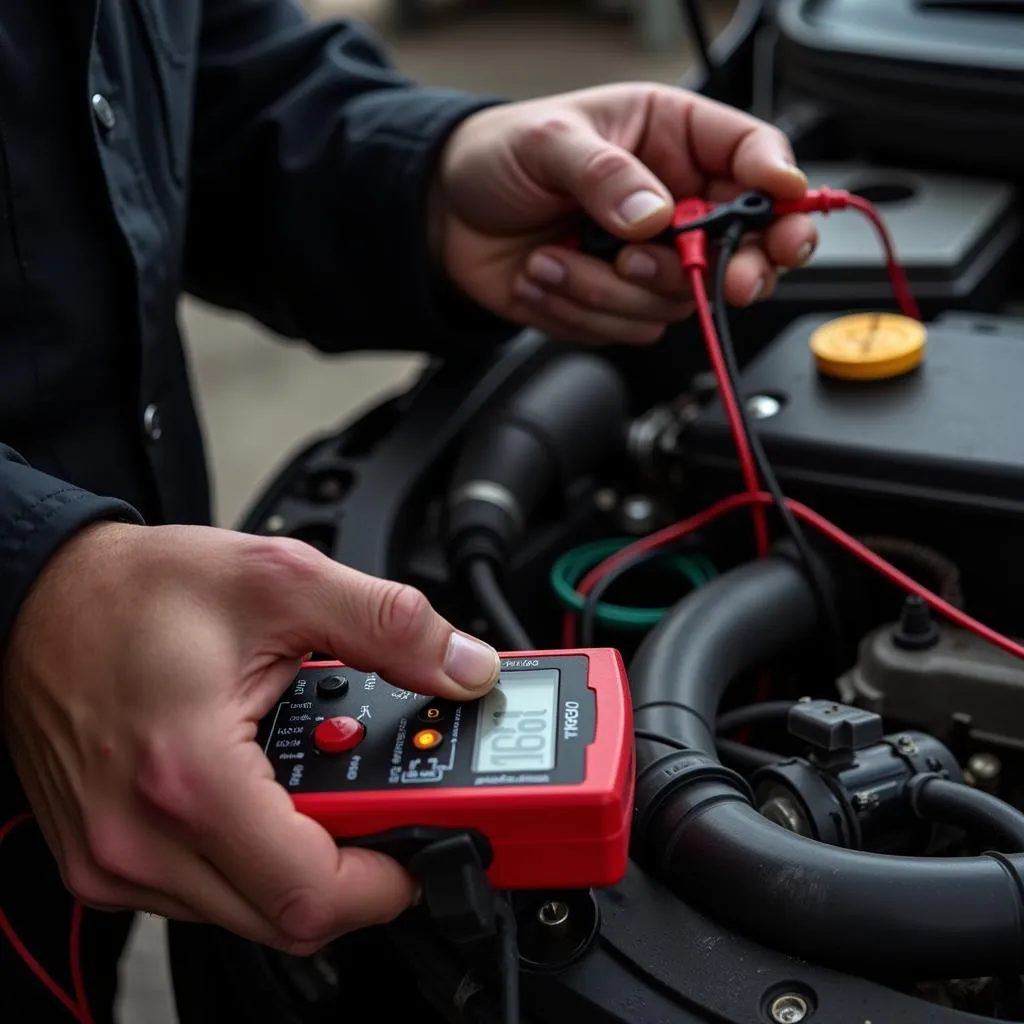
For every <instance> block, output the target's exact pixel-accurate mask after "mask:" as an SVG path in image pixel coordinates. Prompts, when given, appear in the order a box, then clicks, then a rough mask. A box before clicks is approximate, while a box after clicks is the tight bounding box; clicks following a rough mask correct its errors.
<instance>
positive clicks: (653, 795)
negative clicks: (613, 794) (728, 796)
mask: <svg viewBox="0 0 1024 1024" xmlns="http://www.w3.org/2000/svg"><path fill="white" fill-rule="evenodd" d="M701 782H720V783H723V784H725V785H726V786H729V787H730V788H732V789H734V790H735V791H736V798H737V799H740V800H744V801H746V802H747V803H749V804H750V805H753V803H754V793H753V791H752V790H751V788H750V786H749V785H748V783H747V780H746V779H744V778H743V776H742V775H739V774H738V773H737V772H734V771H733V770H732V769H731V768H726V767H725V765H723V764H721V763H719V762H718V761H716V760H715V759H714V758H711V757H708V756H707V755H706V754H701V753H698V752H696V751H689V750H674V751H672V752H670V753H668V754H664V755H663V756H662V757H659V758H658V759H657V760H655V761H652V762H651V763H650V764H649V765H648V766H647V767H646V768H644V769H643V771H642V772H640V774H639V775H638V776H637V780H636V790H635V794H634V798H633V836H634V843H637V844H639V845H641V846H642V845H643V842H644V840H645V838H646V836H647V832H648V830H649V828H650V826H651V822H652V821H653V820H654V818H655V816H656V815H657V813H658V812H659V811H660V810H661V808H662V806H663V805H664V803H665V801H666V800H667V799H668V798H669V797H670V796H672V794H674V793H677V792H678V791H679V790H681V789H683V788H685V787H687V786H692V785H694V784H697V783H701Z"/></svg>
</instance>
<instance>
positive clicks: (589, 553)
mask: <svg viewBox="0 0 1024 1024" xmlns="http://www.w3.org/2000/svg"><path fill="white" fill-rule="evenodd" d="M634 540H635V538H632V537H623V538H611V539H607V540H599V541H593V542H591V543H590V544H584V545H582V546H581V547H578V548H573V549H572V550H570V551H567V552H565V554H563V555H562V556H561V557H560V558H558V559H557V561H556V562H555V564H554V565H553V566H552V567H551V573H550V580H551V586H552V588H553V589H554V591H555V594H556V595H557V597H558V599H559V601H560V602H561V604H562V606H563V607H564V608H566V609H567V610H568V611H572V612H577V613H578V612H581V611H582V610H583V607H584V605H585V603H586V602H585V599H584V598H583V597H582V596H581V595H580V594H579V593H577V591H576V585H577V584H578V583H579V581H580V580H581V579H582V578H583V577H584V576H585V575H586V574H587V573H588V572H589V571H590V570H591V569H593V568H594V566H596V565H599V564H600V563H601V562H603V561H604V560H605V559H606V558H609V557H610V556H612V555H614V554H615V553H616V552H618V551H621V550H622V549H623V548H625V547H627V546H628V545H630V544H632V543H634ZM664 564H665V565H667V566H668V567H669V568H671V569H674V570H675V571H676V572H678V573H680V575H682V576H685V577H686V579H687V580H688V581H689V583H690V585H691V586H692V587H693V588H694V589H696V588H698V587H702V586H704V584H706V583H709V582H710V581H711V580H712V579H714V577H715V576H717V575H718V570H717V569H716V568H715V566H714V564H713V563H712V562H711V560H710V559H709V558H707V556H705V555H703V554H701V553H700V552H688V553H687V554H668V553H666V555H665V558H664ZM668 610H669V609H668V608H633V607H630V606H628V605H621V604H610V603H606V602H603V601H602V602H601V603H600V604H598V606H597V608H596V609H595V619H596V620H597V621H598V622H600V623H601V624H603V625H605V626H614V627H617V628H619V629H625V630H631V631H632V630H643V629H650V628H651V627H653V626H656V625H657V624H658V622H659V621H660V620H661V619H662V618H663V617H664V615H665V613H666V612H668Z"/></svg>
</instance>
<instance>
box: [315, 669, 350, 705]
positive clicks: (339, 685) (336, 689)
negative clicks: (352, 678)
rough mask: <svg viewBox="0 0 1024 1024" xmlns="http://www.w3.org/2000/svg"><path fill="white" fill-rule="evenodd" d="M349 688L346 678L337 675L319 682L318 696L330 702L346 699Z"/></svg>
mask: <svg viewBox="0 0 1024 1024" xmlns="http://www.w3.org/2000/svg"><path fill="white" fill-rule="evenodd" d="M348 687H349V682H348V678H347V677H346V676H342V675H337V674H333V675H329V676H324V678H323V679H319V680H317V684H316V695H317V696H318V697H326V698H327V699H328V700H331V699H335V698H337V697H344V696H345V694H346V693H348Z"/></svg>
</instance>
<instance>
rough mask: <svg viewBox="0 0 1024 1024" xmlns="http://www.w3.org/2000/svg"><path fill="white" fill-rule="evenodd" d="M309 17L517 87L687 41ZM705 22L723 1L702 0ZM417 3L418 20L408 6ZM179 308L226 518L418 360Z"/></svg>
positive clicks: (687, 48)
mask: <svg viewBox="0 0 1024 1024" xmlns="http://www.w3.org/2000/svg"><path fill="white" fill-rule="evenodd" d="M306 5H307V7H308V9H309V11H310V13H311V14H312V15H313V16H314V17H324V18H329V17H346V18H348V17H354V18H358V19H360V20H363V21H365V22H367V23H370V24H372V25H373V26H374V28H375V30H376V31H377V32H378V34H379V35H380V36H382V37H383V38H384V39H385V40H386V42H387V44H388V47H389V50H390V52H391V54H392V59H393V61H394V63H395V64H396V65H397V66H398V67H399V68H400V69H401V70H403V71H404V72H405V73H406V74H408V75H410V76H412V77H413V78H415V79H416V80H418V81H420V82H423V83H425V84H430V85H444V86H452V87H456V88H463V89H468V90H471V91H480V92H487V93H491V94H494V93H497V94H499V95H504V96H507V97H509V98H511V99H526V98H529V97H533V96H541V95H546V94H550V93H554V92H563V91H566V90H569V89H576V88H580V87H585V86H588V85H597V84H600V83H603V82H611V81H624V80H630V79H642V80H647V81H663V82H674V81H676V80H678V78H679V77H680V75H681V74H682V73H683V72H684V71H685V70H686V69H687V67H688V66H689V65H690V62H691V59H692V56H693V51H692V47H691V44H690V41H689V40H688V38H687V37H686V33H685V31H684V29H683V26H682V23H681V20H680V18H679V15H678V13H677V11H678V9H677V0H539V2H528V0H473V2H471V3H466V2H463V0H307V4H306ZM705 7H706V14H707V17H708V18H709V25H710V27H711V29H712V30H713V31H716V32H717V31H718V30H719V29H720V28H721V27H723V26H724V25H725V24H726V23H727V21H728V19H729V17H730V15H731V13H732V9H733V4H732V2H731V0H705ZM410 13H411V14H412V15H414V16H415V15H417V14H419V15H421V19H420V21H421V23H420V24H418V25H417V26H416V27H415V28H414V29H413V28H411V27H410V26H409V25H408V23H407V19H408V16H409V15H410ZM182 320H183V326H184V330H185V333H186V336H187V339H188V348H189V354H190V358H191V360H192V367H193V373H194V380H195V388H196V392H197V400H198V402H199V406H200V416H201V418H202V420H203V423H204V427H205V431H206V437H207V443H208V453H209V461H210V467H211V473H212V476H213V483H214V488H215V498H216V505H215V509H216V518H217V522H218V523H219V524H220V525H222V526H234V525H235V524H236V523H237V522H238V521H239V518H240V516H241V514H242V511H243V510H244V508H245V507H246V505H247V503H248V502H249V501H250V499H251V498H252V497H253V496H254V494H255V493H256V492H257V490H258V489H259V487H260V485H261V484H262V483H263V482H264V481H265V480H267V479H268V478H269V477H270V476H272V475H273V473H274V472H275V470H276V469H277V467H279V466H280V465H281V463H282V462H283V461H284V460H285V459H286V458H287V457H288V455H289V453H290V452H291V451H293V450H294V449H295V448H297V447H299V446H300V445H302V444H303V442H304V441H305V439H307V438H308V437H309V435H310V434H313V433H317V432H320V431H324V430H328V429H333V428H334V427H335V425H336V424H338V423H339V422H342V421H345V420H347V419H349V418H350V417H352V416H353V415H354V414H355V413H356V412H357V411H358V410H359V409H361V408H363V407H365V406H367V405H372V404H374V403H375V402H377V401H378V400H379V399H380V397H381V395H382V394H384V393H386V392H388V391H390V390H392V389H396V388H401V387H402V386H403V385H404V384H405V383H406V382H407V381H409V380H410V379H411V378H412V376H414V374H415V373H416V370H417V369H418V367H419V366H420V359H419V358H418V357H416V356H415V355H409V356H403V355H387V356H380V355H367V354H364V353H355V354H352V355H346V356H342V357H336V356H335V357H330V358H328V357H323V356H319V355H317V354H315V353H313V352H311V351H310V350H309V349H308V348H307V347H306V346H304V345H300V344H296V343H294V342H286V341H284V340H282V339H280V338H277V337H275V336H273V335H272V334H270V333H269V332H267V331H266V330H264V329H262V328H261V327H259V326H258V325H255V324H253V323H252V322H251V321H249V320H247V319H245V318H241V317H236V316H231V315H226V314H224V313H223V312H221V311H218V310H214V309H210V308H209V307H207V306H204V305H201V304H199V303H196V302H193V301H191V300H186V301H185V302H183V304H182ZM120 1020H121V1024H174V1022H175V1020H176V1018H175V1015H174V1010H173V1003H172V1000H171V996H170V987H169V979H168V973H167V965H166V960H165V953H164V946H163V926H162V924H161V922H159V921H157V920H156V919H152V918H146V919H143V920H141V921H140V922H139V925H138V928H137V930H136V933H135V936H134V940H133V943H132V947H131V951H130V955H129V956H128V958H127V959H126V961H125V963H124V965H123V981H122V1005H121V1008H120Z"/></svg>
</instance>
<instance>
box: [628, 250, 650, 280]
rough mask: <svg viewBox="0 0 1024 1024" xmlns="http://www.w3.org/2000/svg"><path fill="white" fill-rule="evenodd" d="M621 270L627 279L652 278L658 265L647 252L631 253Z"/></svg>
mask: <svg viewBox="0 0 1024 1024" xmlns="http://www.w3.org/2000/svg"><path fill="white" fill-rule="evenodd" d="M622 269H623V270H624V271H625V273H626V276H627V277H654V275H655V274H656V273H657V272H658V263H657V261H656V260H655V258H654V257H653V256H652V255H651V254H650V253H648V252H631V253H630V254H629V255H628V256H627V257H626V260H625V263H624V264H623V267H622Z"/></svg>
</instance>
